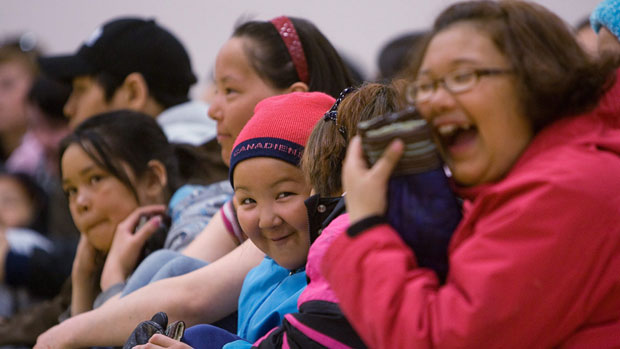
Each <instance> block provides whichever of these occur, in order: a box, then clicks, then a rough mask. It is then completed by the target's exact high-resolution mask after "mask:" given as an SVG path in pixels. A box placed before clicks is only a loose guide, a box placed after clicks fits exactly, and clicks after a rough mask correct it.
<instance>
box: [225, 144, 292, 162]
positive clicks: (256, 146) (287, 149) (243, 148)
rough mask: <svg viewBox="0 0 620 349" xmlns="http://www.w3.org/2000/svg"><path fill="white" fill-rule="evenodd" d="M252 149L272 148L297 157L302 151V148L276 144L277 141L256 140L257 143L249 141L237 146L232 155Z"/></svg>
mask: <svg viewBox="0 0 620 349" xmlns="http://www.w3.org/2000/svg"><path fill="white" fill-rule="evenodd" d="M254 149H273V150H276V151H279V152H283V153H287V154H289V155H292V156H295V157H298V158H300V157H301V153H302V149H298V148H293V147H290V146H288V145H284V144H277V143H272V142H257V143H251V144H246V145H243V146H241V148H238V149H236V150H235V152H234V154H233V156H237V155H239V154H240V153H242V152H245V151H248V150H254Z"/></svg>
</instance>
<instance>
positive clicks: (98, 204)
mask: <svg viewBox="0 0 620 349" xmlns="http://www.w3.org/2000/svg"><path fill="white" fill-rule="evenodd" d="M61 166H62V185H63V190H64V191H65V193H66V194H67V197H68V200H69V209H70V211H71V217H72V218H73V222H74V223H75V226H76V227H77V228H78V230H79V231H80V232H81V233H82V234H85V235H86V236H87V238H88V241H89V242H90V243H91V244H92V245H93V246H94V247H95V248H96V249H97V250H99V251H102V252H107V251H108V250H109V249H110V245H111V244H112V238H113V237H114V232H115V231H116V226H117V225H118V223H120V222H121V221H122V220H124V219H125V218H126V217H127V216H128V215H129V214H130V213H131V212H132V211H133V210H134V209H136V208H137V207H138V202H137V200H136V198H135V196H134V195H133V193H132V191H131V190H130V189H129V188H128V187H127V186H126V185H125V184H124V183H123V182H121V181H120V180H119V179H118V178H116V177H114V176H113V175H111V174H110V173H109V172H108V171H106V170H104V169H103V168H101V167H100V166H98V165H97V163H95V162H94V161H93V159H92V158H91V157H90V156H89V155H88V154H87V153H86V152H85V151H84V150H83V149H82V148H81V147H80V146H79V145H77V144H72V145H70V146H69V147H68V148H67V150H65V152H64V154H63V156H62V160H61ZM141 185H142V184H141V183H140V182H139V181H138V182H137V183H136V185H135V187H136V191H137V192H140V190H141V189H140V188H141Z"/></svg>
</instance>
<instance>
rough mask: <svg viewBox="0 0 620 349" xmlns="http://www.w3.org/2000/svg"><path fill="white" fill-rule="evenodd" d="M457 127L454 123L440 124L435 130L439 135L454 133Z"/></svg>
mask: <svg viewBox="0 0 620 349" xmlns="http://www.w3.org/2000/svg"><path fill="white" fill-rule="evenodd" d="M457 128H458V126H456V125H455V124H450V125H442V126H439V127H438V128H437V131H438V132H439V134H440V135H442V136H447V135H449V134H452V133H454V132H455V131H456V129H457Z"/></svg>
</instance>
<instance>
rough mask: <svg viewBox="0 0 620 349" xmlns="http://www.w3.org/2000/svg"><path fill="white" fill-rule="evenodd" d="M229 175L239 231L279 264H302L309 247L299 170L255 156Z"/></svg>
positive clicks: (305, 186) (306, 192)
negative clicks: (233, 191) (233, 192)
mask: <svg viewBox="0 0 620 349" xmlns="http://www.w3.org/2000/svg"><path fill="white" fill-rule="evenodd" d="M233 176H234V183H235V201H236V203H237V217H238V218H239V224H240V225H241V228H242V229H243V231H244V232H245V233H246V234H247V235H248V237H249V238H250V239H251V240H252V242H253V243H254V244H255V245H256V246H257V247H258V248H260V249H261V250H262V251H263V252H265V253H266V254H267V255H268V256H269V257H271V258H273V260H275V261H276V263H278V264H279V265H280V266H282V267H284V268H286V269H289V270H294V269H297V268H299V267H301V266H303V265H304V264H305V263H306V258H307V257H308V250H309V248H310V234H309V233H308V214H307V212H306V206H305V205H304V200H305V199H307V198H308V196H309V195H310V186H309V185H308V184H307V183H306V181H305V179H304V176H303V173H302V172H301V170H300V169H299V168H297V167H295V166H293V165H291V164H289V163H287V162H284V161H282V160H277V159H274V158H266V157H257V158H251V159H248V160H244V161H242V162H240V163H239V164H238V165H237V166H236V167H235V170H234V174H233Z"/></svg>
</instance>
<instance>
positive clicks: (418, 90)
mask: <svg viewBox="0 0 620 349" xmlns="http://www.w3.org/2000/svg"><path fill="white" fill-rule="evenodd" d="M512 72H513V71H512V70H511V69H460V70H455V71H453V72H451V73H448V74H446V75H444V76H443V77H442V78H439V79H434V80H431V79H428V78H422V79H419V80H416V81H414V82H412V83H411V84H410V85H409V86H407V89H406V91H405V94H406V97H407V100H408V101H409V103H424V102H428V101H429V100H430V99H431V97H433V94H434V93H435V92H436V91H437V88H438V86H439V84H441V85H443V87H444V88H445V89H446V90H448V91H449V92H451V93H462V92H465V91H469V90H471V89H472V88H473V87H474V86H476V83H478V80H480V77H482V76H493V75H501V74H510V73H512Z"/></svg>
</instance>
